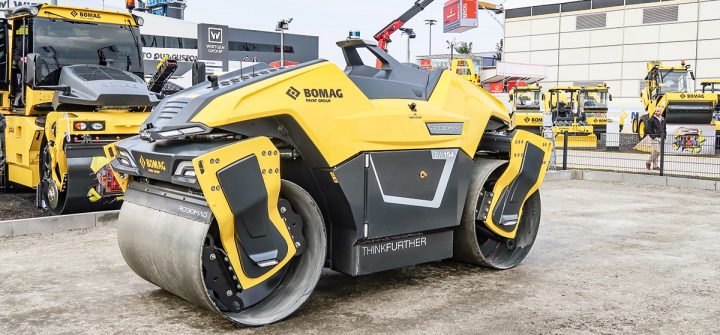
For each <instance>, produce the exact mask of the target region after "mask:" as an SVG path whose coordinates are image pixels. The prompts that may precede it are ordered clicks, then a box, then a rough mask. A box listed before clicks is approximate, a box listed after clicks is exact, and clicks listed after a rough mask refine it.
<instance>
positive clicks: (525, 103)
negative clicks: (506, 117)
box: [508, 85, 543, 134]
mask: <svg viewBox="0 0 720 335" xmlns="http://www.w3.org/2000/svg"><path fill="white" fill-rule="evenodd" d="M541 90H542V88H541V87H540V86H538V85H529V86H516V87H513V89H512V90H510V96H509V98H508V99H510V105H511V106H512V113H511V114H510V128H512V129H522V130H526V131H529V132H532V133H535V134H542V127H543V113H542V111H541V110H540V105H541V103H542V92H541Z"/></svg>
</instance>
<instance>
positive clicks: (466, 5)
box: [462, 0, 478, 19]
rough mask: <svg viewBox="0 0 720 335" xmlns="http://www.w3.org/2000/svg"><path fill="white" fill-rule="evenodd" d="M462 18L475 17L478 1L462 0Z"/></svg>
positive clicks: (476, 15)
mask: <svg viewBox="0 0 720 335" xmlns="http://www.w3.org/2000/svg"><path fill="white" fill-rule="evenodd" d="M462 18H463V19H477V18H478V3H477V1H476V0H462Z"/></svg>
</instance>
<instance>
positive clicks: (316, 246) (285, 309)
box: [224, 180, 327, 326]
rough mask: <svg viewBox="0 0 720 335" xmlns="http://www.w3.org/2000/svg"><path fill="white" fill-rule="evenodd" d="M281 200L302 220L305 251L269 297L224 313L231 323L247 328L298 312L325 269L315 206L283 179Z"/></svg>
mask: <svg viewBox="0 0 720 335" xmlns="http://www.w3.org/2000/svg"><path fill="white" fill-rule="evenodd" d="M280 194H281V197H282V198H284V199H287V200H288V201H290V203H291V204H292V206H293V209H294V210H295V212H297V213H298V214H299V215H300V216H301V217H302V218H303V222H304V224H303V235H304V237H305V241H306V242H305V243H306V247H305V251H304V252H303V253H302V255H300V256H298V257H299V258H298V259H293V260H291V262H290V264H289V265H288V267H289V268H288V270H287V272H286V273H285V276H284V277H283V279H282V281H281V282H280V284H279V285H278V287H277V288H275V290H274V291H273V292H272V293H271V295H270V296H268V297H267V298H265V299H264V300H262V301H261V302H259V303H257V304H255V305H253V306H251V307H248V308H247V309H244V310H242V311H241V312H239V313H224V315H225V317H228V318H230V319H231V320H232V321H234V322H237V323H240V324H243V325H247V326H263V325H267V324H271V323H274V322H278V321H281V320H283V319H285V318H287V317H289V316H290V315H292V314H293V313H295V311H297V310H298V309H299V308H300V307H301V306H302V305H303V304H304V303H305V302H306V301H307V299H308V298H309V297H310V294H311V293H312V292H313V290H314V289H315V286H316V285H317V283H318V281H319V280H320V273H321V271H322V269H323V267H324V266H325V255H326V251H327V233H326V230H325V223H324V221H323V217H322V213H321V212H320V208H318V206H317V203H316V202H315V200H313V198H312V197H311V196H310V194H308V193H307V192H306V191H305V190H303V189H302V188H301V187H300V186H298V185H296V184H294V183H292V182H289V181H286V180H283V181H282V188H281V191H280Z"/></svg>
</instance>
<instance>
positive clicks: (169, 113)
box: [157, 101, 188, 121]
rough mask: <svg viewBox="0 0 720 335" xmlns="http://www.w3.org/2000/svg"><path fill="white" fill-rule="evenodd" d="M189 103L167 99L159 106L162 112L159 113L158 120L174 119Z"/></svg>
mask: <svg viewBox="0 0 720 335" xmlns="http://www.w3.org/2000/svg"><path fill="white" fill-rule="evenodd" d="M187 104H188V103H187V102H185V101H167V102H165V103H164V104H162V105H160V106H158V108H159V109H160V113H159V114H158V117H157V119H158V121H160V120H172V119H173V118H174V117H175V116H177V114H178V113H180V111H182V110H183V108H185V106H186V105H187Z"/></svg>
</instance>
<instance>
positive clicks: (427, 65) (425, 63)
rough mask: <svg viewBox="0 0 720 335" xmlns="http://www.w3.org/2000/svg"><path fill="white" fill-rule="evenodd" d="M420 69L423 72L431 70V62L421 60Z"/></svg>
mask: <svg viewBox="0 0 720 335" xmlns="http://www.w3.org/2000/svg"><path fill="white" fill-rule="evenodd" d="M420 67H421V68H423V69H425V70H431V69H432V61H431V60H429V59H421V60H420Z"/></svg>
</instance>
